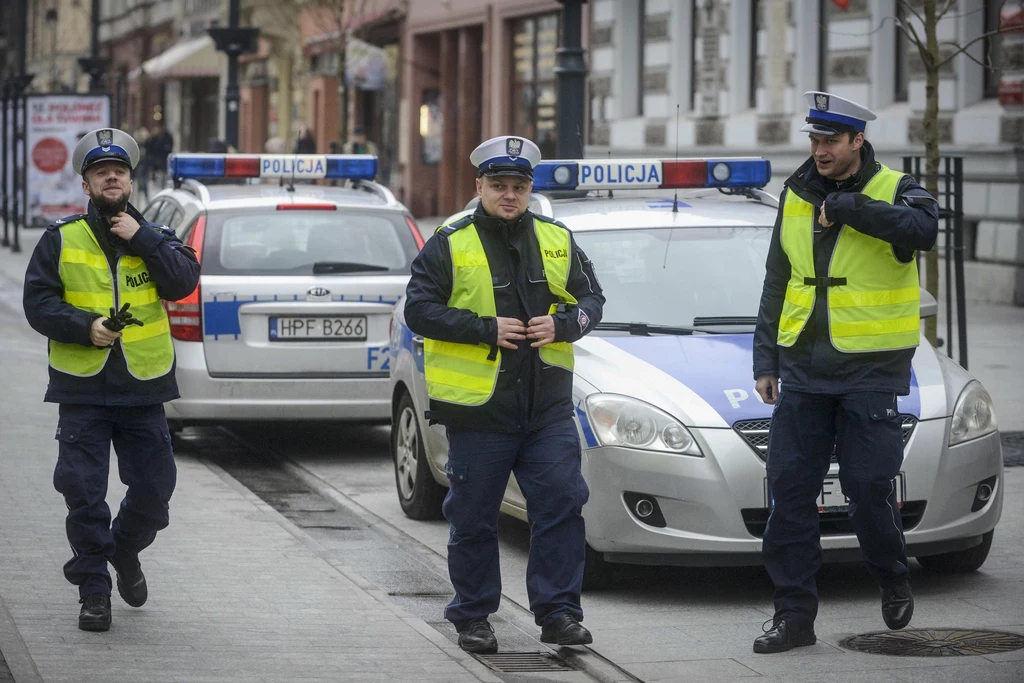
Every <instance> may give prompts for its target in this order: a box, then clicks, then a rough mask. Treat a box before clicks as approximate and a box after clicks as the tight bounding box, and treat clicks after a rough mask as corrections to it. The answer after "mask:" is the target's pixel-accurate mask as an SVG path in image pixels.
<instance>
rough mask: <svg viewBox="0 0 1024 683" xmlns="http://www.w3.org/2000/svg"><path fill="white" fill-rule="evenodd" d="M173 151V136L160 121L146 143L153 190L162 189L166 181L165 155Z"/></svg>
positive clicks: (167, 155)
mask: <svg viewBox="0 0 1024 683" xmlns="http://www.w3.org/2000/svg"><path fill="white" fill-rule="evenodd" d="M173 151H174V136H173V135H171V133H170V131H168V130H167V129H166V128H164V125H163V124H162V123H158V124H156V127H155V130H154V131H153V134H152V135H151V136H150V138H149V141H148V143H147V144H146V157H147V158H148V160H149V161H148V164H147V165H148V166H149V170H150V172H151V173H152V176H151V178H150V181H151V182H152V183H153V186H154V189H155V192H154V194H156V192H159V191H160V190H162V189H164V185H165V184H166V183H167V157H169V156H170V155H171V152H173Z"/></svg>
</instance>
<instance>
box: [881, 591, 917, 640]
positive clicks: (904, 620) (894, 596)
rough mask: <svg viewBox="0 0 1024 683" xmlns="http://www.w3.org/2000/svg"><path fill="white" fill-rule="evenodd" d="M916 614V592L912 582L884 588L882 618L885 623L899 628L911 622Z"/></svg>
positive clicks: (895, 628)
mask: <svg viewBox="0 0 1024 683" xmlns="http://www.w3.org/2000/svg"><path fill="white" fill-rule="evenodd" d="M912 616H914V594H913V593H911V592H910V584H909V583H904V584H903V585H902V586H895V587H893V588H883V589H882V619H883V620H885V625H886V626H888V627H889V628H891V629H893V630H898V629H901V628H903V627H904V626H906V625H907V624H909V623H910V618H911V617H912Z"/></svg>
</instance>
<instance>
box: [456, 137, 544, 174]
mask: <svg viewBox="0 0 1024 683" xmlns="http://www.w3.org/2000/svg"><path fill="white" fill-rule="evenodd" d="M469 160H470V162H471V163H472V164H473V165H474V166H476V170H477V176H484V175H486V176H498V175H516V176H522V177H524V178H530V179H531V180H532V179H533V167H534V166H536V165H537V164H538V163H540V148H539V147H537V145H535V144H534V143H533V141H532V140H527V139H526V138H521V137H518V136H515V135H499V136H498V137H496V138H491V139H490V140H487V141H486V142H481V143H480V145H479V146H478V147H477V148H476V149H474V150H473V152H472V154H470V155H469Z"/></svg>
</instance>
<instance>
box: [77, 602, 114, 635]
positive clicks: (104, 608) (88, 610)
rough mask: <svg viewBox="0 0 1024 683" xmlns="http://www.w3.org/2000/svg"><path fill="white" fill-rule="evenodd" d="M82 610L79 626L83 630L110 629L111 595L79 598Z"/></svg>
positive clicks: (79, 614)
mask: <svg viewBox="0 0 1024 683" xmlns="http://www.w3.org/2000/svg"><path fill="white" fill-rule="evenodd" d="M79 602H80V603H82V611H81V612H79V613H78V628H80V629H82V630H83V631H109V630H110V596H109V595H90V596H88V597H85V598H82V599H81V600H79Z"/></svg>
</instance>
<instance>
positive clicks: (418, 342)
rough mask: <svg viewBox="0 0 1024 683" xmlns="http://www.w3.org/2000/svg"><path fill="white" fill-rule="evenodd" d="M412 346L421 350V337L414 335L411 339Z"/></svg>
mask: <svg viewBox="0 0 1024 683" xmlns="http://www.w3.org/2000/svg"><path fill="white" fill-rule="evenodd" d="M412 345H413V346H418V347H420V348H423V337H421V336H420V335H418V334H417V335H414V336H413V338H412Z"/></svg>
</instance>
